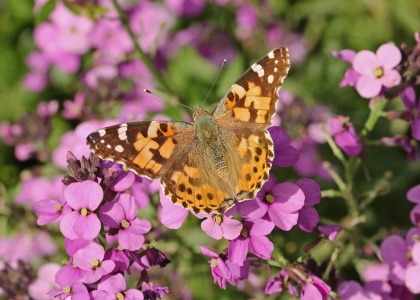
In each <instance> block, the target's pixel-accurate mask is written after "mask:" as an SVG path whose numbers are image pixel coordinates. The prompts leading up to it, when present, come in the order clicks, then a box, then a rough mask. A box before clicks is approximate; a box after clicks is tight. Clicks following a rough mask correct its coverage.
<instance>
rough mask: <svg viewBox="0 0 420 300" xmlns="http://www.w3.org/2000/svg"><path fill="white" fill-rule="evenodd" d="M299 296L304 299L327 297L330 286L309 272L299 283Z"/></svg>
mask: <svg viewBox="0 0 420 300" xmlns="http://www.w3.org/2000/svg"><path fill="white" fill-rule="evenodd" d="M301 287H302V290H301V294H300V298H301V299H304V300H310V299H325V300H326V299H327V297H328V295H329V293H330V292H331V288H330V286H329V285H328V284H326V283H325V282H324V281H323V280H322V279H321V278H319V277H317V276H315V275H313V274H310V275H309V276H308V279H307V280H305V281H303V282H302V283H301Z"/></svg>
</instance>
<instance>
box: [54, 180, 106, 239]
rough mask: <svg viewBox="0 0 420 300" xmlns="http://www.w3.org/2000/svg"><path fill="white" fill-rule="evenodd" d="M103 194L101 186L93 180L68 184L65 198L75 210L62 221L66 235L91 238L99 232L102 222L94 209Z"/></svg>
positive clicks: (71, 237) (61, 224) (62, 228)
mask: <svg viewBox="0 0 420 300" xmlns="http://www.w3.org/2000/svg"><path fill="white" fill-rule="evenodd" d="M103 195H104V193H103V191H102V188H101V186H100V185H99V184H97V183H96V182H94V181H91V180H86V181H83V182H75V183H72V184H70V185H69V186H67V188H66V189H65V190H64V198H65V199H66V201H67V203H68V205H69V206H70V207H71V208H72V209H73V211H72V212H70V213H68V214H67V215H65V216H64V217H63V219H62V220H61V223H60V230H61V232H62V233H63V235H64V236H65V237H67V238H69V239H73V240H74V239H77V238H81V239H85V240H91V239H94V238H95V237H96V236H97V235H98V234H99V231H100V229H101V222H100V221H99V218H98V216H97V215H96V214H95V213H94V211H95V210H96V209H97V208H98V206H99V204H100V203H101V201H102V198H103Z"/></svg>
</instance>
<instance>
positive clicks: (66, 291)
mask: <svg viewBox="0 0 420 300" xmlns="http://www.w3.org/2000/svg"><path fill="white" fill-rule="evenodd" d="M63 292H64V293H70V292H71V287H69V286H66V287H65V288H64V289H63Z"/></svg>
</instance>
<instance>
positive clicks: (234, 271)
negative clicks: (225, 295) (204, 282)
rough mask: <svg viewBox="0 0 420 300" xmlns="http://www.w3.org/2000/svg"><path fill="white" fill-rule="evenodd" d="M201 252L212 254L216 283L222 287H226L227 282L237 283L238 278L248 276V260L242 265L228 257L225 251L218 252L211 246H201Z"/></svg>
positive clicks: (211, 261) (212, 266)
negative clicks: (211, 248) (210, 247)
mask: <svg viewBox="0 0 420 300" xmlns="http://www.w3.org/2000/svg"><path fill="white" fill-rule="evenodd" d="M200 249H201V253H202V254H203V255H206V256H210V258H211V260H210V261H209V264H210V268H211V273H212V275H213V279H214V283H216V282H217V283H218V285H219V287H220V288H221V289H226V283H227V282H229V283H230V284H232V285H236V283H237V280H238V279H239V280H241V279H246V278H248V273H249V261H248V260H246V261H244V262H243V264H242V265H241V266H239V265H237V264H235V263H233V262H232V261H230V260H228V259H227V256H226V254H225V253H221V254H218V253H216V252H214V251H213V250H210V249H209V248H206V247H202V246H200Z"/></svg>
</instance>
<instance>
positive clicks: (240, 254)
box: [228, 237, 249, 266]
mask: <svg viewBox="0 0 420 300" xmlns="http://www.w3.org/2000/svg"><path fill="white" fill-rule="evenodd" d="M248 244H249V243H248V239H244V238H241V237H239V238H236V239H234V240H232V241H230V243H229V248H228V253H229V260H230V261H231V262H232V263H234V264H237V265H239V266H243V264H244V261H245V259H246V255H247V254H248Z"/></svg>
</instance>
